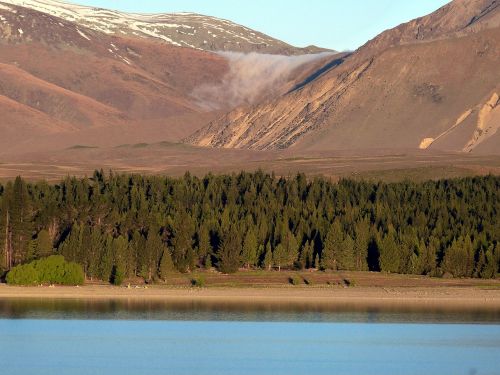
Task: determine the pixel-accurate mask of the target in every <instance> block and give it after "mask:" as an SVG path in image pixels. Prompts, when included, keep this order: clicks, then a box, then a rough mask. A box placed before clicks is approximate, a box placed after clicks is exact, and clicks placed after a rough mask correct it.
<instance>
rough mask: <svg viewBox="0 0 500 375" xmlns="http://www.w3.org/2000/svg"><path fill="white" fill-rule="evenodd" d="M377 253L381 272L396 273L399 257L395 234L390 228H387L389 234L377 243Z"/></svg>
mask: <svg viewBox="0 0 500 375" xmlns="http://www.w3.org/2000/svg"><path fill="white" fill-rule="evenodd" d="M379 251H380V269H381V271H383V272H393V273H394V272H398V271H399V266H400V262H401V256H400V252H399V247H398V244H397V242H396V234H395V231H394V228H393V227H392V226H390V227H389V232H388V233H387V234H386V235H385V236H384V237H383V239H382V240H381V241H380V242H379Z"/></svg>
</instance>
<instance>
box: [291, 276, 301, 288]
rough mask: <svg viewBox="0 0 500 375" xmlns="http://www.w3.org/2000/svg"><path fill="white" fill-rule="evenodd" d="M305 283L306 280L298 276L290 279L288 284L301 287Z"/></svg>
mask: <svg viewBox="0 0 500 375" xmlns="http://www.w3.org/2000/svg"><path fill="white" fill-rule="evenodd" d="M303 281H304V280H303V279H302V278H301V277H299V276H297V275H295V276H292V277H290V278H288V282H289V283H290V284H292V285H295V286H297V285H301V284H302V283H303Z"/></svg>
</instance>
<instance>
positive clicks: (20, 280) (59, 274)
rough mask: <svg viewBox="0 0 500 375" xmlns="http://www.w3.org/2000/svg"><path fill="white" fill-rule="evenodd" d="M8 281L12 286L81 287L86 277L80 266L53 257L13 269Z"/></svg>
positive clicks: (62, 258)
mask: <svg viewBox="0 0 500 375" xmlns="http://www.w3.org/2000/svg"><path fill="white" fill-rule="evenodd" d="M6 280H7V283H8V284H12V285H38V284H59V285H81V284H83V282H84V280H85V276H84V273H83V269H82V267H81V266H80V265H79V264H77V263H73V262H66V261H65V260H64V257H63V256H61V255H53V256H50V257H48V258H44V259H40V260H36V261H34V262H31V263H28V264H23V265H19V266H16V267H14V268H12V270H10V272H9V273H8V274H7V278H6Z"/></svg>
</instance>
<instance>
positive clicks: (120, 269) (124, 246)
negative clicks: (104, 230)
mask: <svg viewBox="0 0 500 375" xmlns="http://www.w3.org/2000/svg"><path fill="white" fill-rule="evenodd" d="M112 247H113V259H114V265H113V269H112V273H111V283H113V284H114V285H121V284H122V283H123V280H124V279H125V276H126V256H127V255H128V241H127V239H126V238H125V237H123V236H119V237H117V238H114V239H113V244H112Z"/></svg>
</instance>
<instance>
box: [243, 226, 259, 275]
mask: <svg viewBox="0 0 500 375" xmlns="http://www.w3.org/2000/svg"><path fill="white" fill-rule="evenodd" d="M242 260H243V263H244V264H245V266H246V268H250V266H254V265H255V264H256V263H257V236H256V235H255V233H254V231H253V230H252V229H250V230H249V231H248V232H247V234H246V236H245V240H244V241H243V253H242Z"/></svg>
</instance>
